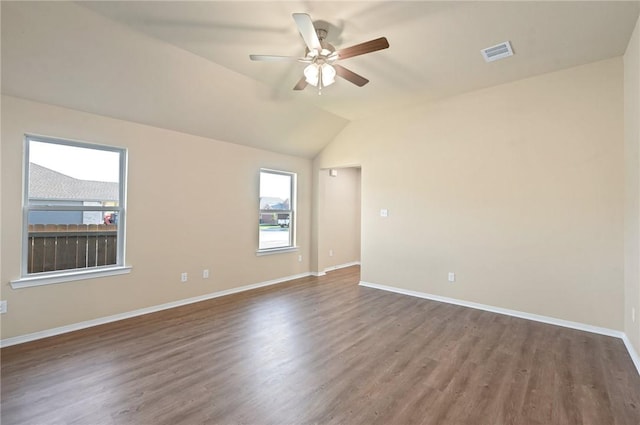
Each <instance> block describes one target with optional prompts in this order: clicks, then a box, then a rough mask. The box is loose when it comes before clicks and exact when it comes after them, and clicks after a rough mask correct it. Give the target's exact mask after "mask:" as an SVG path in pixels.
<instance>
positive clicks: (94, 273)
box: [10, 266, 132, 289]
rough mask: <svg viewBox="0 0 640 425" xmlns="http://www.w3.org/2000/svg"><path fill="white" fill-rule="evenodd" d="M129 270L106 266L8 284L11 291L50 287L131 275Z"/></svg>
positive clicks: (38, 275)
mask: <svg viewBox="0 0 640 425" xmlns="http://www.w3.org/2000/svg"><path fill="white" fill-rule="evenodd" d="M131 269H132V267H131V266H108V267H95V268H92V269H74V270H71V271H66V272H65V271H59V272H43V273H37V274H31V275H29V276H28V277H23V278H20V279H16V280H12V281H11V282H10V283H11V288H13V289H20V288H30V287H32V286H42V285H51V284H54V283H65V282H73V281H76V280H85V279H94V278H97V277H107V276H116V275H120V274H128V273H131Z"/></svg>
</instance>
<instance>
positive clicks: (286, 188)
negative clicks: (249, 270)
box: [258, 169, 296, 251]
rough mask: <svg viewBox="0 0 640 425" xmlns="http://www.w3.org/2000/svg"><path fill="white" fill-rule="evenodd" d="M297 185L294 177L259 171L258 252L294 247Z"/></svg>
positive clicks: (270, 171)
mask: <svg viewBox="0 0 640 425" xmlns="http://www.w3.org/2000/svg"><path fill="white" fill-rule="evenodd" d="M295 185H296V175H295V174H294V173H288V172H285V171H273V170H265V169H261V170H260V215H259V219H258V223H259V224H258V229H259V232H258V233H259V244H258V250H259V251H269V250H281V249H286V248H293V247H294V245H295V238H294V234H295V232H294V229H295V216H294V212H295Z"/></svg>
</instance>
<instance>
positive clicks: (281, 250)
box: [256, 246, 298, 257]
mask: <svg viewBox="0 0 640 425" xmlns="http://www.w3.org/2000/svg"><path fill="white" fill-rule="evenodd" d="M297 251H298V247H297V246H288V247H286V248H271V249H259V250H257V251H256V256H258V257H260V256H262V255H272V254H284V253H287V252H297Z"/></svg>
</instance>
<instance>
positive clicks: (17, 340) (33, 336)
mask: <svg viewBox="0 0 640 425" xmlns="http://www.w3.org/2000/svg"><path fill="white" fill-rule="evenodd" d="M311 275H312V273H309V272H307V273H300V274H296V275H292V276H286V277H282V278H278V279H273V280H267V281H265V282H260V283H254V284H251V285H245V286H240V287H237V288H231V289H225V290H223V291H218V292H212V293H210V294H205V295H200V296H197V297H192V298H187V299H183V300H178V301H172V302H169V303H165V304H160V305H154V306H151V307H146V308H140V309H138V310H133V311H128V312H125V313H120V314H114V315H112V316H106V317H100V318H97V319H93V320H87V321H84V322H80V323H73V324H71V325H65V326H59V327H57V328H52V329H46V330H44V331H39V332H33V333H30V334H26V335H20V336H15V337H11V338H6V339H2V340H0V347H9V346H11V345H16V344H22V343H24V342H30V341H35V340H37V339H42V338H48V337H50V336H55V335H60V334H64V333H67V332H73V331H78V330H80V329H86V328H90V327H93V326H98V325H103V324H105V323H111V322H116V321H118V320H123V319H129V318H131V317H136V316H142V315H143V314H149V313H155V312H157V311H162V310H167V309H170V308H174V307H180V306H183V305H187V304H193V303H197V302H200V301H205V300H210V299H213V298H218V297H223V296H225V295H231V294H236V293H238V292H244V291H250V290H252V289H257V288H262V287H264V286H270V285H275V284H278V283H283V282H287V281H289V280H293V279H299V278H302V277H307V276H311Z"/></svg>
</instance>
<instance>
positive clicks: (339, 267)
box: [323, 261, 360, 274]
mask: <svg viewBox="0 0 640 425" xmlns="http://www.w3.org/2000/svg"><path fill="white" fill-rule="evenodd" d="M359 265H360V261H351V262H350V263H344V264H338V265H337V266H329V267H327V268H325V269H324V273H326V272H330V271H333V270H338V269H344V268H345V267H351V266H359ZM324 273H323V274H324Z"/></svg>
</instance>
